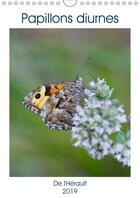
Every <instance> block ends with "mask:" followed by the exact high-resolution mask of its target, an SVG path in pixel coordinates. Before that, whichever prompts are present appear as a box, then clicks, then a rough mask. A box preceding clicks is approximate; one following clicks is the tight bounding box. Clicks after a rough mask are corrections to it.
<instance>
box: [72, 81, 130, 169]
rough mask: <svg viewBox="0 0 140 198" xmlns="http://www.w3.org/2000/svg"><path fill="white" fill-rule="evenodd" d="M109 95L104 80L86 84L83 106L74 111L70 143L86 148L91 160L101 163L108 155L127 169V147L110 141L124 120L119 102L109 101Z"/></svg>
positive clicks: (123, 113) (125, 119) (110, 93)
mask: <svg viewBox="0 0 140 198" xmlns="http://www.w3.org/2000/svg"><path fill="white" fill-rule="evenodd" d="M112 92H113V90H112V89H110V88H109V86H108V85H107V84H106V82H105V80H100V79H97V80H96V81H92V82H90V83H89V87H88V88H86V89H85V94H84V105H83V106H77V108H76V114H75V116H74V118H73V124H74V127H73V128H72V139H74V140H75V144H74V145H75V146H78V147H83V148H85V149H86V150H87V152H88V153H89V155H91V156H92V157H93V158H96V159H102V158H103V157H104V156H106V155H109V154H111V155H113V156H114V157H115V158H116V159H117V160H119V161H121V162H123V164H124V165H128V166H129V165H130V163H129V160H128V158H130V156H129V154H128V151H127V150H128V146H127V145H126V144H123V143H119V142H117V143H115V141H114V138H113V137H114V134H115V135H116V136H117V135H118V134H120V131H121V130H122V129H121V128H122V124H123V123H126V122H127V117H126V115H125V112H124V109H123V106H118V100H111V99H110V97H111V95H112ZM120 145H121V146H120ZM118 148H119V149H118ZM126 158H127V159H126Z"/></svg>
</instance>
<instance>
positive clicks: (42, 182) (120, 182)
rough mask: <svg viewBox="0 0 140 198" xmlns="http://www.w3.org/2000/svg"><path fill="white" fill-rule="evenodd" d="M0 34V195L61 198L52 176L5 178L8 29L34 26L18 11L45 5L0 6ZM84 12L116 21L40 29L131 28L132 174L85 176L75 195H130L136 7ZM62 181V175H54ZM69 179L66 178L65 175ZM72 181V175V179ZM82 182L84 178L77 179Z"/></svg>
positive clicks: (135, 166) (135, 182)
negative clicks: (24, 21) (113, 16)
mask: <svg viewBox="0 0 140 198" xmlns="http://www.w3.org/2000/svg"><path fill="white" fill-rule="evenodd" d="M0 8H1V10H0V18H1V33H0V46H1V53H0V101H1V102H0V127H1V129H0V182H1V190H0V191H1V192H0V193H1V194H2V196H1V197H14V198H19V197H20V198H25V197H34V198H37V197H43V198H46V197H50V196H57V197H62V194H61V188H59V187H56V188H54V187H53V185H52V182H53V180H54V178H45V177H44V178H43V177H42V178H41V177H33V178H22V177H21V178H16V177H15V178H10V177H9V28H30V27H32V28H37V27H36V25H32V26H31V25H29V24H21V20H20V15H21V12H22V11H23V10H24V11H27V12H29V13H30V12H32V13H44V12H46V8H44V7H39V6H37V7H36V8H34V9H32V11H31V6H28V7H27V6H25V7H18V9H17V7H16V6H15V7H0ZM62 9H63V14H69V13H73V15H76V14H78V13H79V14H80V13H82V12H85V8H84V7H83V8H82V7H80V8H79V9H77V7H76V9H75V8H74V7H73V8H71V9H68V8H66V7H65V6H62ZM62 9H59V10H58V8H57V7H55V6H54V7H53V8H52V7H48V8H47V12H55V13H57V14H62ZM86 12H88V13H90V14H93V13H94V14H100V13H102V14H109V13H110V14H118V15H119V17H120V23H119V24H103V25H102V24H93V25H91V24H90V25H89V24H69V25H68V24H66V25H62V24H61V25H58V26H56V25H55V24H47V25H46V24H43V25H41V27H40V28H64V27H65V28H131V82H132V84H131V94H132V96H131V100H132V105H131V106H132V109H131V113H132V127H131V128H132V141H131V144H132V176H131V178H128V177H126V178H103V177H98V178H97V177H92V178H86V179H87V181H88V186H87V187H86V188H85V189H84V188H81V190H80V191H79V193H78V194H77V195H70V197H71V196H75V197H79V196H81V197H85V196H88V197H95V196H97V197H98V198H101V197H108V198H112V196H113V197H114V198H118V197H127V198H132V197H133V196H134V194H135V195H138V193H139V183H140V170H139V166H140V154H139V151H140V130H139V117H140V116H139V112H140V110H139V106H140V105H139V104H140V91H139V89H140V88H139V87H140V58H139V56H140V55H139V53H140V39H139V37H140V28H139V18H140V12H139V6H137V7H125V8H124V7H123V6H120V7H119V9H118V7H117V6H113V7H111V6H108V8H106V7H104V6H102V7H98V8H96V10H93V9H91V8H90V6H89V7H87V9H86ZM57 179H58V180H64V178H61V177H60V178H57ZM67 179H69V178H67ZM70 179H72V178H70ZM74 179H75V180H76V178H74ZM77 180H81V181H83V180H84V178H77Z"/></svg>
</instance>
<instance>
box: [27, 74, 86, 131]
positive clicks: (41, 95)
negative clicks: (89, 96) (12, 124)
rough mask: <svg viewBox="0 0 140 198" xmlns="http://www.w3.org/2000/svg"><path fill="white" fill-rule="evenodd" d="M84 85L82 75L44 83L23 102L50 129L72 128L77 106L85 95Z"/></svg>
mask: <svg viewBox="0 0 140 198" xmlns="http://www.w3.org/2000/svg"><path fill="white" fill-rule="evenodd" d="M83 93H84V85H83V83H82V80H81V78H80V77H77V78H76V79H75V80H73V81H60V82H57V81H56V82H52V83H44V84H42V85H41V86H39V87H38V88H36V89H34V90H33V91H31V92H29V94H27V95H26V96H25V97H24V100H23V104H24V106H25V107H26V108H27V109H29V110H30V111H32V112H34V113H37V114H38V115H39V116H40V117H41V118H42V120H43V122H44V123H45V125H47V126H48V127H49V128H50V129H52V130H70V129H71V128H72V126H73V122H72V119H73V116H74V115H75V113H76V106H77V105H79V104H80V101H81V99H82V97H83Z"/></svg>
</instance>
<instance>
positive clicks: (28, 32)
mask: <svg viewBox="0 0 140 198" xmlns="http://www.w3.org/2000/svg"><path fill="white" fill-rule="evenodd" d="M88 58H90V59H89V60H88ZM87 60H88V61H87ZM84 65H85V66H84ZM82 66H83V67H82ZM10 68H11V69H10V123H11V125H10V176H130V169H129V168H127V167H123V166H122V164H121V163H119V162H117V161H116V160H115V159H113V158H112V157H106V158H104V159H103V160H94V159H92V158H91V157H90V156H89V155H88V154H87V153H86V151H85V150H84V149H82V148H74V147H73V146H72V143H73V142H72V141H71V132H70V131H60V132H58V131H51V130H49V129H48V128H47V127H46V126H45V125H44V123H43V122H42V120H41V118H40V117H39V116H37V115H36V114H34V113H32V112H30V111H28V110H27V109H26V108H24V106H23V105H22V100H23V97H24V96H25V95H26V94H27V93H28V92H30V91H32V90H33V89H34V88H36V87H38V86H40V85H41V84H42V83H44V82H52V81H55V80H73V79H74V78H75V76H76V75H77V74H79V75H80V74H81V75H84V74H87V73H90V74H92V75H93V77H95V78H96V77H100V78H104V79H105V80H106V81H107V83H108V84H109V85H110V87H114V88H115V90H114V93H113V97H114V98H119V99H120V102H121V104H124V106H125V109H126V112H127V113H129V112H130V29H10ZM81 68H83V69H82V71H81ZM84 76H85V77H84V81H85V83H86V82H87V81H89V80H91V77H90V76H88V75H84Z"/></svg>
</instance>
